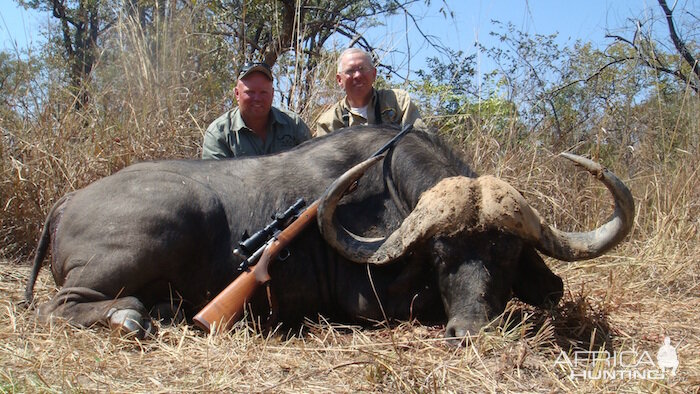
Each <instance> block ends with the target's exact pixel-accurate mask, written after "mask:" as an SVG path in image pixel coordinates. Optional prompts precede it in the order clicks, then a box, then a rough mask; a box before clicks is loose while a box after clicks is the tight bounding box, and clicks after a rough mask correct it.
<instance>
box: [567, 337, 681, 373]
mask: <svg viewBox="0 0 700 394" xmlns="http://www.w3.org/2000/svg"><path fill="white" fill-rule="evenodd" d="M554 365H555V366H556V367H559V368H562V369H563V370H564V371H568V373H569V377H570V378H571V379H587V380H615V379H628V380H629V379H649V380H661V379H665V378H666V376H667V375H666V374H667V373H669V374H670V376H675V375H676V371H677V369H678V354H677V353H676V348H675V347H674V346H671V338H669V337H666V338H664V344H663V345H661V347H660V348H659V351H658V352H657V353H656V362H654V358H652V356H651V355H650V354H649V352H647V351H639V350H622V351H619V352H618V351H614V352H612V353H611V352H609V351H607V350H600V351H585V350H580V351H579V350H577V351H574V352H573V353H565V352H563V351H562V352H561V353H559V357H557V359H556V361H554Z"/></svg>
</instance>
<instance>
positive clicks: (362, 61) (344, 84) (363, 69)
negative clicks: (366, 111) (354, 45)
mask: <svg viewBox="0 0 700 394" xmlns="http://www.w3.org/2000/svg"><path fill="white" fill-rule="evenodd" d="M341 65H342V66H341V68H340V72H339V73H337V74H336V75H335V79H336V81H337V82H338V85H339V86H340V87H341V88H343V90H345V94H347V96H348V100H349V101H350V104H358V103H359V104H362V105H367V103H368V102H369V98H370V94H371V92H372V84H374V80H375V79H376V78H377V69H375V68H374V67H372V64H370V63H369V62H368V61H367V58H366V57H365V56H363V54H362V53H351V54H348V55H345V56H344V57H343V59H342V62H341Z"/></svg>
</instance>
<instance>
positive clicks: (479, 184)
mask: <svg viewBox="0 0 700 394" xmlns="http://www.w3.org/2000/svg"><path fill="white" fill-rule="evenodd" d="M396 133H397V130H396V129H393V128H388V127H375V126H365V127H356V128H351V129H347V130H343V131H339V132H335V133H332V134H329V135H327V136H324V137H321V138H317V139H314V140H311V141H308V142H307V143H304V144H302V145H300V146H298V147H297V148H295V149H293V150H290V151H287V152H284V153H280V154H277V155H271V156H262V157H255V158H242V159H231V160H223V161H197V160H193V161H156V162H144V163H139V164H135V165H132V166H129V167H127V168H124V169H123V170H121V171H119V172H117V173H116V174H114V175H111V176H108V177H105V178H103V179H100V180H98V181H96V182H94V183H92V184H91V185H89V186H87V187H85V188H84V189H81V190H77V191H75V192H73V193H70V194H68V195H66V196H64V197H63V198H61V199H60V200H59V201H58V202H57V203H56V204H55V205H54V207H53V208H52V209H51V211H50V213H49V214H48V217H47V219H46V222H45V225H44V229H43V233H42V235H41V239H40V242H39V245H38V247H37V251H36V257H35V260H34V267H33V271H32V274H31V277H30V278H29V282H28V285H27V290H26V299H27V302H29V303H31V301H32V297H33V294H32V293H33V287H34V283H35V280H36V276H37V273H38V271H39V269H40V267H41V263H42V261H43V259H44V257H45V255H46V252H47V249H48V246H49V243H50V244H51V245H52V249H51V261H52V264H51V271H52V273H53V277H54V279H55V281H56V283H57V284H58V285H59V286H62V288H61V289H60V290H59V291H58V293H57V294H56V295H55V296H54V297H53V299H51V300H50V301H49V302H47V303H45V304H43V305H41V306H40V307H39V308H38V314H39V315H40V317H42V318H49V317H52V316H53V317H59V318H64V319H67V320H69V321H70V322H72V323H73V324H77V325H82V326H91V325H93V324H95V323H102V324H106V325H108V326H110V327H112V328H116V329H119V330H121V331H124V332H127V333H130V334H131V335H137V336H140V337H143V336H144V335H146V334H148V333H149V332H151V331H152V330H153V325H152V320H151V316H154V314H155V311H157V312H158V314H159V316H161V317H163V316H166V315H169V316H173V315H175V313H177V312H184V314H185V315H186V316H188V317H190V318H191V317H192V316H193V315H194V314H195V313H196V312H197V311H198V310H199V309H200V308H201V307H203V306H204V305H205V304H206V303H207V302H208V301H209V300H211V299H212V298H213V297H214V296H216V295H217V294H218V293H219V292H220V291H221V290H222V289H223V288H224V287H226V285H228V284H229V283H230V282H231V281H232V280H233V279H234V278H235V277H236V275H237V272H238V271H237V267H238V266H239V264H240V263H241V259H240V258H239V257H237V256H236V255H234V254H233V253H232V249H233V248H234V247H236V246H237V244H238V242H239V241H240V240H241V239H242V238H243V237H244V236H246V235H247V234H251V233H253V232H255V231H257V230H259V229H261V228H263V227H264V226H265V224H266V223H267V222H269V220H270V217H271V215H273V214H274V213H275V212H278V211H280V210H282V209H283V208H285V207H287V206H289V205H290V204H292V203H293V202H294V201H295V200H297V199H298V198H299V197H302V198H304V199H306V201H308V202H311V201H314V200H315V199H316V198H319V196H321V195H324V198H323V200H322V202H321V204H320V206H319V212H318V225H313V226H309V227H308V228H307V229H305V230H304V231H303V232H302V234H301V235H300V236H299V237H298V238H297V239H296V240H295V241H294V242H293V243H292V245H291V246H290V247H289V252H290V253H289V257H288V258H287V259H285V260H284V261H277V262H275V263H274V264H272V266H271V267H270V275H271V277H272V280H271V282H270V285H269V294H271V295H272V299H274V300H275V303H274V304H275V308H274V310H275V321H277V322H281V323H285V324H299V323H301V322H302V321H303V319H304V318H305V317H311V318H316V317H317V316H318V314H322V315H324V316H326V317H327V318H330V319H332V320H334V321H342V322H360V323H362V322H371V321H378V320H384V319H398V320H407V319H412V318H416V319H418V320H419V321H438V322H440V321H441V322H446V323H447V325H446V331H445V336H446V337H450V338H458V337H463V336H464V335H465V334H466V333H468V332H471V333H475V332H477V331H478V330H479V328H480V327H482V326H483V325H484V324H485V323H486V322H488V320H489V319H490V318H492V317H494V316H497V315H498V314H499V313H501V312H502V311H503V309H504V307H505V304H506V302H507V301H508V300H509V299H510V298H511V297H512V296H513V295H515V296H517V297H518V298H520V299H521V300H522V301H524V302H527V303H529V304H532V305H536V306H542V305H552V304H556V303H557V302H558V300H559V298H560V297H561V295H562V291H563V284H562V280H561V279H560V278H559V277H558V276H557V275H555V274H554V273H553V272H552V271H550V270H549V268H548V267H547V266H546V265H545V263H544V261H543V260H542V258H541V257H540V255H539V254H538V252H537V251H539V252H541V253H543V254H545V255H548V256H552V257H554V258H557V259H560V260H566V261H573V260H582V259H589V258H593V257H596V256H599V255H601V254H602V253H604V252H605V251H606V250H609V249H610V248H611V247H613V246H614V245H616V244H617V243H619V242H620V241H621V240H622V239H623V238H624V237H625V235H626V234H627V233H628V232H629V230H630V228H631V226H632V220H633V219H632V218H633V213H634V202H633V199H632V196H631V194H630V192H629V190H628V189H627V188H626V187H625V186H624V185H623V184H622V182H621V181H619V180H618V179H617V178H616V177H615V176H614V175H613V174H611V173H610V172H608V171H607V170H605V169H603V168H602V167H600V166H599V165H597V164H596V163H593V162H591V161H589V160H586V159H583V158H580V157H577V156H573V155H568V156H567V157H568V158H570V159H571V160H574V161H575V162H577V163H578V164H580V165H583V166H584V167H585V168H586V169H588V170H589V171H590V172H592V173H593V174H594V175H596V176H597V177H598V179H599V180H600V181H601V182H602V183H604V184H605V185H606V186H607V188H608V189H609V190H610V191H611V193H612V195H613V199H614V201H615V212H614V213H613V215H612V216H611V218H610V219H609V220H608V221H607V223H606V224H604V225H603V226H601V227H600V228H598V229H595V230H593V231H590V232H585V233H566V232H561V231H559V230H556V229H554V228H551V227H550V226H548V225H547V224H546V223H545V221H544V220H543V219H542V218H541V217H540V216H539V215H538V213H537V212H536V211H535V210H534V209H533V208H531V207H530V206H529V205H528V204H527V202H526V201H525V199H524V198H523V196H522V195H521V194H520V193H518V192H517V191H516V190H515V189H514V188H512V187H511V186H510V185H508V184H507V183H505V182H503V181H500V180H498V179H496V178H494V177H489V176H482V177H477V176H476V175H475V173H474V172H473V171H472V170H471V169H470V168H469V166H468V165H467V164H465V163H464V162H463V161H462V160H461V159H460V158H458V157H457V156H456V155H455V154H454V153H453V152H452V151H451V150H450V149H449V148H448V147H447V146H446V144H445V143H444V142H442V141H441V140H440V138H438V137H436V136H434V135H432V134H429V133H425V132H422V131H419V130H416V131H413V132H411V133H408V134H407V135H406V136H405V137H404V138H403V139H402V140H400V141H399V142H398V143H397V145H396V146H395V148H394V149H393V150H390V151H389V153H388V154H387V156H386V157H385V158H384V160H383V161H382V162H380V164H379V165H376V166H373V167H371V168H369V169H368V170H367V172H366V173H365V175H364V176H363V177H362V178H360V179H359V181H357V184H356V188H355V190H354V191H353V192H352V193H350V194H348V195H346V196H345V197H343V198H342V200H340V196H342V194H343V193H344V192H345V191H346V190H347V189H348V188H349V186H350V185H352V184H353V182H355V180H356V179H357V178H358V176H357V175H356V172H357V171H354V170H353V171H348V172H346V171H347V170H348V169H349V168H352V167H353V166H356V165H357V164H358V163H362V161H363V160H365V159H366V158H367V157H369V156H370V154H371V153H372V152H374V151H376V150H377V149H378V148H379V147H380V146H381V145H383V144H384V143H385V142H386V141H388V140H389V139H390V138H391V137H393V136H394V135H396ZM361 166H362V164H361V165H360V167H361ZM356 167H357V166H356ZM341 175H343V176H342V177H341ZM334 181H335V182H334ZM331 184H333V186H332V187H331V188H329V185H331ZM327 188H328V190H327ZM324 191H327V193H326V194H324ZM268 298H269V297H268V293H267V292H266V291H264V288H261V289H259V291H258V292H257V293H256V294H255V296H254V297H252V299H251V300H250V301H251V302H250V305H251V310H252V311H254V313H260V314H263V313H265V311H267V310H268Z"/></svg>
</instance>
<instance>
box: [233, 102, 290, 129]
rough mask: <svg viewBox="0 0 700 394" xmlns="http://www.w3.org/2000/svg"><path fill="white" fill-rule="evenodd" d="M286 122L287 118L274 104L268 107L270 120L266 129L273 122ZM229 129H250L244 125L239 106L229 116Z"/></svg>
mask: <svg viewBox="0 0 700 394" xmlns="http://www.w3.org/2000/svg"><path fill="white" fill-rule="evenodd" d="M276 123H277V124H286V123H288V122H287V119H286V118H285V117H284V116H282V111H280V110H279V109H277V108H275V107H274V106H273V107H272V108H271V109H270V122H269V123H268V124H267V127H268V130H269V129H271V128H272V126H274V125H275V124H276ZM231 129H232V130H234V131H240V130H247V131H251V130H250V129H249V128H248V126H246V124H245V122H244V121H243V118H242V117H241V110H240V108H236V110H235V111H233V114H232V116H231Z"/></svg>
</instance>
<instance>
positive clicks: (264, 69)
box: [238, 63, 274, 81]
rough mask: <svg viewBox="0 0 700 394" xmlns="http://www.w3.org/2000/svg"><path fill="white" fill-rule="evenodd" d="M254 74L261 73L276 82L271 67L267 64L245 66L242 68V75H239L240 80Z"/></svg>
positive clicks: (248, 64) (247, 64)
mask: <svg viewBox="0 0 700 394" xmlns="http://www.w3.org/2000/svg"><path fill="white" fill-rule="evenodd" d="M254 72H261V73H263V74H265V76H266V77H267V78H268V79H269V80H270V81H272V80H274V79H273V78H272V70H271V69H270V66H268V65H267V63H246V64H244V65H243V67H242V68H241V73H240V74H238V79H243V78H245V77H247V76H249V75H250V74H252V73H254Z"/></svg>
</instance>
